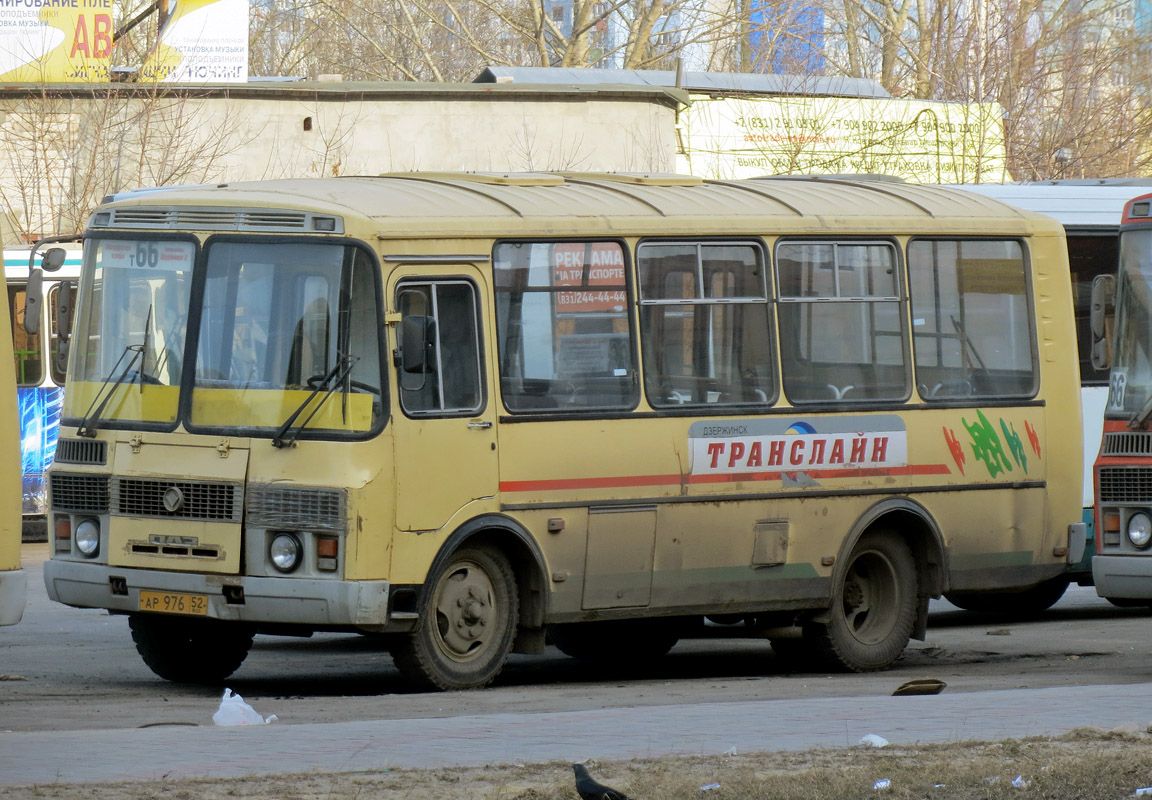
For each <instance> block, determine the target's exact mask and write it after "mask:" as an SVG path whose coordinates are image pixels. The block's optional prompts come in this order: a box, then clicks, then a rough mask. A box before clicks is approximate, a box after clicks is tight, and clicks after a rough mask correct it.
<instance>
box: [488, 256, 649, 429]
mask: <svg viewBox="0 0 1152 800" xmlns="http://www.w3.org/2000/svg"><path fill="white" fill-rule="evenodd" d="M510 244H519V245H534V244H551V245H557V244H615V245H617V246H619V248H620V252H621V255H622V256H623V260H624V293H625V300H624V319H626V320H627V321H628V347H629V369H630V370H631V376H632V390H631V394H630V399H631V404H630V405H627V406H624V405H621V406H617V407H612V408H605V407H594V408H587V409H580V408H564V409H558V408H544V409H537V408H516V409H513V408H509V407H508V404H507V403H506V402H505V399H504V380H505V377H504V365H503V363H502V362H501V359H500V352H501V341H500V330H501V323H500V302H499V297H500V295H501V294H503V293H504V292H503V291H502V290H501V287H500V283H499V281H498V280H497V279H496V271H497V264H498V263H499V261H498V260H497V257H496V254H497V252H498V251H499V249H500V247H501V246H503V245H510ZM490 263H491V264H492V301H493V303H492V324H493V325H495V332H494V336H495V340H494V341H495V343H496V363H495V373H496V376H497V382H498V384H499V385H498V387H497V388H498V391H499V396H500V408H501V409H503V412H504V414H503V415H501V417H500V421H501V422H532V421H537V420H539V421H541V422H551V421H563V420H569V419H573V420H576V419H620V418H623V417H633V416H635V415H636V410H637V409H638V408H639V407H640V401H641V397H642V395H643V389H642V387H641V386H640V384H641V380H640V377H641V372H640V369H641V367H640V361H641V358H640V331H639V327H640V319H639V316H638V313H637V299H636V298H637V296H638V290H637V288H636V276H635V273H634V270H635V261H634V253H633V252H632V248H631V247H630V246H629V245H628V241H627V240H626V239H624V238H623V237H620V236H609V235H605V236H579V237H562V236H555V237H553V236H536V237H525V238H520V237H514V236H505V237H502V238H499V239H496V240H495V241H493V242H492V254H491V262H490ZM534 291H541V292H548V293H555V292H559V291H572V289H571V287H548V288H544V287H541V288H539V289H536V290H534ZM553 329H554V328H553Z"/></svg>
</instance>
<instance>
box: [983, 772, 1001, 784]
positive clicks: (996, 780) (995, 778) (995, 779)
mask: <svg viewBox="0 0 1152 800" xmlns="http://www.w3.org/2000/svg"><path fill="white" fill-rule="evenodd" d="M984 782H985V783H988V784H991V785H993V786H995V785H996V784H998V783H999V782H1000V776H999V775H993V776H991V777H989V778H985V779H984Z"/></svg>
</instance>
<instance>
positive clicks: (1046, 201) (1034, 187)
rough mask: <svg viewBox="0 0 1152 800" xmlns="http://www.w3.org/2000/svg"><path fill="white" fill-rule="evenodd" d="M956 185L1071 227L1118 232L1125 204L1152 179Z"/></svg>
mask: <svg viewBox="0 0 1152 800" xmlns="http://www.w3.org/2000/svg"><path fill="white" fill-rule="evenodd" d="M953 188H957V189H963V190H964V191H967V192H974V193H977V194H980V195H983V196H984V197H993V198H996V199H997V200H1002V201H1004V202H1005V203H1010V204H1011V205H1014V206H1017V207H1019V208H1023V209H1027V210H1029V211H1035V212H1037V213H1039V214H1046V215H1048V216H1050V217H1053V218H1054V219H1056V220H1057V221H1058V222H1059V223H1060V224H1061V225H1063V226H1064V227H1065V228H1066V229H1068V230H1081V231H1091V230H1099V231H1101V232H1103V231H1104V230H1106V229H1108V230H1111V231H1115V229H1116V228H1117V227H1119V225H1120V217H1121V216H1122V215H1123V213H1124V205H1125V204H1126V203H1127V202H1128V201H1129V200H1131V199H1132V198H1133V197H1138V196H1139V195H1142V194H1145V193H1147V192H1150V191H1152V182H1149V181H1143V182H1141V181H1139V180H1131V179H1123V180H1115V181H1099V180H1098V181H1068V182H1064V181H1061V182H1037V183H980V184H964V185H957V186H955V187H953Z"/></svg>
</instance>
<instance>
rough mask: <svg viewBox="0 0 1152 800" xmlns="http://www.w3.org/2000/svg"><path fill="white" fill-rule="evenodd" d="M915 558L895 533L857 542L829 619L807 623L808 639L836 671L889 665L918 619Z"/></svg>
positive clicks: (878, 533) (869, 536) (879, 533)
mask: <svg viewBox="0 0 1152 800" xmlns="http://www.w3.org/2000/svg"><path fill="white" fill-rule="evenodd" d="M917 604H918V600H917V594H916V562H915V560H914V559H913V558H912V551H911V550H909V549H908V545H907V544H906V543H905V542H904V540H903V539H902V538H900V537H899V536H897V535H896V534H895V533H893V532H891V531H876V532H873V533H867V534H865V535H864V536H863V537H861V539H860V541H859V542H857V543H856V546H855V548H853V550H852V554H851V555H850V556H849V557H848V564H847V567H846V568H845V570H844V573H843V577H842V578H841V580H840V582H839V583H838V585H837V586H836V587H835V589H834V592H833V595H832V607H831V609H830V612H829V613H830V615H831V618H830V620H829V621H828V622H827V623H819V624H816V623H813V624H810V625H808V626H806V628H805V631H804V635H805V640H806V641H808V642H811V644H812V646H813V649H814V650H815V652H816V653H817V654H818V655H819V657H820V658H821V659H822V660H823V661H824V662H825V663H826V664H827V665H828V666H830V667H832V668H833V669H841V670H847V671H850V672H872V671H875V670H881V669H885V668H886V667H888V666H890V665H891V664H892V662H894V661H895V660H896V659H897V658H899V657H900V654H901V653H903V652H904V648H905V647H907V645H908V639H909V637H910V636H911V635H912V630H913V627H914V626H915V623H916V611H917Z"/></svg>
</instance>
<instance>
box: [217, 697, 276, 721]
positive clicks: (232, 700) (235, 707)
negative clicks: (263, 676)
mask: <svg viewBox="0 0 1152 800" xmlns="http://www.w3.org/2000/svg"><path fill="white" fill-rule="evenodd" d="M274 719H276V715H275V714H272V715H271V716H269V717H267V718H264V717H262V716H260V715H259V714H258V713H257V712H256V709H254V708H252V706H250V705H248V704H247V703H245V702H244V698H243V697H241V696H240V695H238V694H232V690H231V689H225V690H224V697H223V699H221V700H220V708H218V709H216V713H215V714H213V715H212V721H213V722H215V723H216V724H217V725H267V724H268V723H269V722H271V721H272V720H274Z"/></svg>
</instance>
